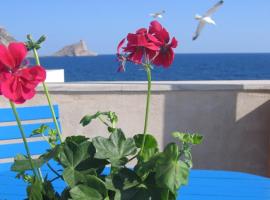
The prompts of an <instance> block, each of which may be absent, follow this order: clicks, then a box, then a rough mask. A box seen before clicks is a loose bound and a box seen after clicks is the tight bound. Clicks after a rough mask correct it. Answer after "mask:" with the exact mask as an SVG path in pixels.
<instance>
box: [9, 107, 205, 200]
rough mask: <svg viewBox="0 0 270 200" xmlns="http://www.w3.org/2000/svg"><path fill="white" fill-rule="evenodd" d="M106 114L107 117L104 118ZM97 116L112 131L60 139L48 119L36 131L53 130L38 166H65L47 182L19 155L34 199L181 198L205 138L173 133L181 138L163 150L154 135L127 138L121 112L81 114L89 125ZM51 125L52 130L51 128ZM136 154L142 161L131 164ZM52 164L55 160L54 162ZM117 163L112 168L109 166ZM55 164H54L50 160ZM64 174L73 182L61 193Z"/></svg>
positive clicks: (16, 166)
mask: <svg viewBox="0 0 270 200" xmlns="http://www.w3.org/2000/svg"><path fill="white" fill-rule="evenodd" d="M104 117H105V118H104ZM93 119H100V121H101V122H102V123H103V124H105V125H106V126H107V128H108V132H109V137H108V138H105V137H95V138H93V139H92V140H89V139H88V138H86V137H84V136H72V137H67V138H66V140H65V141H64V142H63V143H61V144H57V143H58V139H57V138H56V134H54V131H53V130H51V129H50V128H49V127H47V126H45V125H43V126H41V127H40V128H39V129H36V130H34V131H33V135H44V133H45V132H46V131H48V135H49V137H48V138H50V137H51V139H48V140H47V141H48V142H49V144H50V146H51V149H49V150H48V151H47V152H45V153H44V154H43V155H41V156H40V157H39V158H36V159H33V163H34V166H35V167H36V168H40V167H42V166H43V165H44V164H49V163H50V161H51V160H54V161H55V162H57V163H58V164H59V165H60V166H61V169H62V170H57V169H52V171H53V173H54V174H55V176H56V177H55V178H54V179H52V180H47V178H46V179H45V181H43V182H41V181H40V180H37V179H36V178H35V177H33V176H31V175H28V174H27V172H28V171H29V170H31V166H30V163H29V160H28V158H27V157H26V156H24V155H18V156H17V157H16V158H15V162H14V164H13V165H12V170H13V171H15V172H17V173H18V175H17V177H20V178H23V179H24V180H25V181H27V182H28V183H29V186H28V188H27V194H28V199H29V200H30V199H31V200H88V199H93V200H104V199H105V200H150V199H155V200H175V199H176V198H177V195H178V194H177V191H178V190H179V188H180V187H181V186H183V185H186V184H187V183H188V176H189V171H190V168H191V167H192V156H191V148H192V146H193V145H196V144H200V143H201V142H202V136H200V135H198V134H186V133H180V132H174V133H172V135H173V137H175V138H176V139H177V140H178V141H179V142H180V144H179V145H178V144H176V143H170V144H168V145H167V146H166V147H165V148H164V150H163V151H160V149H159V148H158V143H157V140H156V139H155V137H154V136H153V135H150V134H146V135H145V143H144V149H143V151H142V146H143V138H144V135H143V134H137V135H135V136H134V137H133V138H126V136H125V134H124V133H123V131H122V130H121V129H119V128H116V123H117V121H118V118H117V116H116V114H115V113H114V112H97V113H96V114H95V115H87V116H85V117H84V118H83V119H82V120H81V124H82V125H83V126H86V125H88V124H89V123H90V122H91V121H92V120H93ZM50 131H51V133H50ZM131 160H134V161H137V163H136V165H135V167H134V169H129V168H128V167H127V166H130V165H129V162H130V161H131ZM48 166H50V165H48ZM106 166H108V167H111V170H110V173H108V174H103V173H102V171H103V169H104V168H105V167H106ZM50 168H51V166H50ZM55 179H62V180H63V181H65V182H66V184H67V187H66V188H65V189H64V190H63V191H62V193H61V195H59V194H58V193H57V192H55V190H54V189H53V186H52V185H53V181H54V180H55Z"/></svg>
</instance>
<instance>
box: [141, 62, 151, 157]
mask: <svg viewBox="0 0 270 200" xmlns="http://www.w3.org/2000/svg"><path fill="white" fill-rule="evenodd" d="M145 70H146V73H147V81H148V88H147V99H146V109H145V119H144V129H143V141H142V148H141V152H140V154H142V153H143V150H144V144H145V138H146V133H147V126H148V118H149V108H150V97H151V66H150V64H147V65H146V67H145Z"/></svg>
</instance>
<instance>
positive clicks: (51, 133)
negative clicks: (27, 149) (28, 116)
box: [30, 124, 59, 147]
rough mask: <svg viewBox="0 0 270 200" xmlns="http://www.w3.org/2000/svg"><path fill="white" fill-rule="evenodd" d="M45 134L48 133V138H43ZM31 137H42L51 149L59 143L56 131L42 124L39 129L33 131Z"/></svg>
mask: <svg viewBox="0 0 270 200" xmlns="http://www.w3.org/2000/svg"><path fill="white" fill-rule="evenodd" d="M46 132H48V137H46V136H45V133H46ZM32 136H42V137H43V138H44V139H45V140H47V142H48V143H49V144H50V146H51V147H55V146H56V145H57V143H58V142H59V138H58V134H57V131H56V130H55V129H51V128H50V127H48V126H47V125H45V124H42V125H41V126H40V127H39V128H37V129H35V130H33V131H32V134H31V135H30V137H32Z"/></svg>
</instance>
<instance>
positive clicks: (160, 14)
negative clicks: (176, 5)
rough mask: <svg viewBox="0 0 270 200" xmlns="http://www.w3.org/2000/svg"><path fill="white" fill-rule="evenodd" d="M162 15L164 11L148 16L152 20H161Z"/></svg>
mask: <svg viewBox="0 0 270 200" xmlns="http://www.w3.org/2000/svg"><path fill="white" fill-rule="evenodd" d="M164 13H165V10H162V11H161V12H156V13H150V14H149V15H150V16H151V17H153V18H162V17H163V14H164Z"/></svg>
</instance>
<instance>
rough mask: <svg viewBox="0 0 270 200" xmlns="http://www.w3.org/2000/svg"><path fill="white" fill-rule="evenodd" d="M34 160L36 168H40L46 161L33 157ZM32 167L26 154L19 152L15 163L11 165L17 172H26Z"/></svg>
mask: <svg viewBox="0 0 270 200" xmlns="http://www.w3.org/2000/svg"><path fill="white" fill-rule="evenodd" d="M32 161H33V164H34V166H35V168H40V167H41V166H42V165H43V164H44V163H45V160H44V159H41V158H37V159H32ZM31 169H32V167H31V164H30V162H29V159H28V158H27V157H26V156H24V155H21V154H18V155H17V156H16V157H15V159H14V163H13V164H12V166H11V170H12V171H15V172H24V171H27V170H31Z"/></svg>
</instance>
